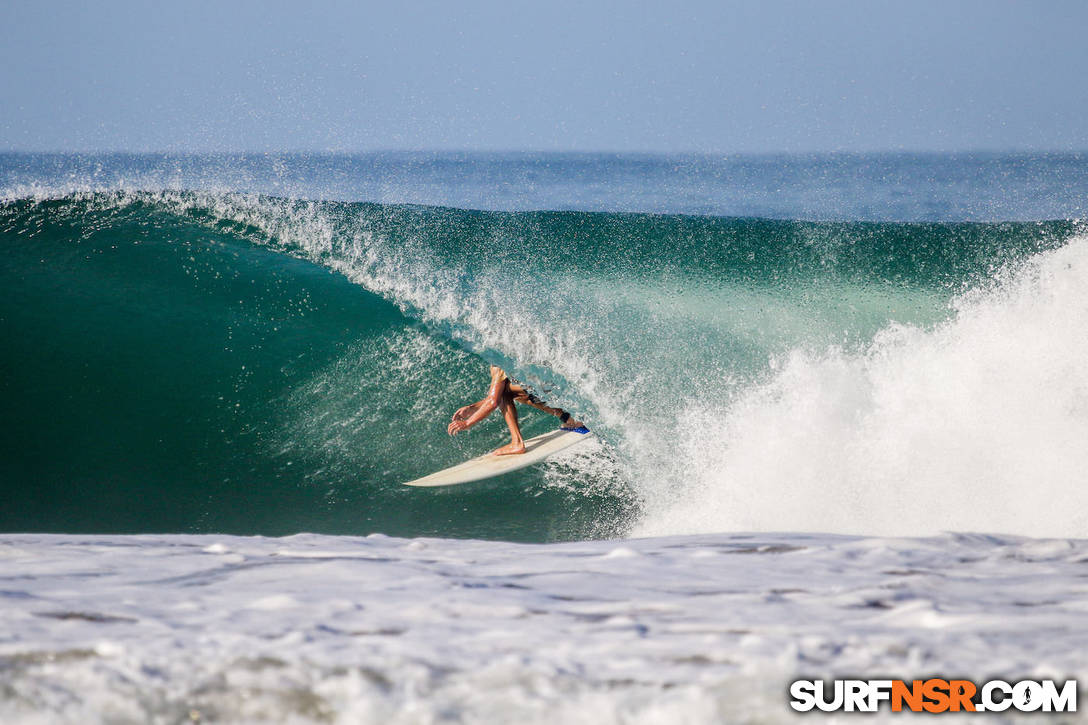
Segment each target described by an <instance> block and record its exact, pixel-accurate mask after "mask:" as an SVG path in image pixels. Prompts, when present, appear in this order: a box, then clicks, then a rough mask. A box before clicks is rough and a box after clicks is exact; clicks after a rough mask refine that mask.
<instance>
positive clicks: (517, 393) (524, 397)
mask: <svg viewBox="0 0 1088 725" xmlns="http://www.w3.org/2000/svg"><path fill="white" fill-rule="evenodd" d="M510 390H511V392H513V393H514V400H516V401H518V402H519V403H524V404H525V405H531V406H533V407H534V408H536V409H537V410H542V411H544V412H545V413H547V414H548V415H554V416H555V417H556V418H558V419H559V427H560V428H563V429H565V430H574V429H575V428H581V427H582V421H580V420H574V418H572V417H571V415H570V413H568V412H567V411H565V410H563V409H562V408H552V407H551V406H549V405H548V404H547V403H545V402H544V401H543V400H541V399H540V398H538V397H536V396H535V395H533V394H532V393H530V392H529V391H528V390H526V389H525V388H523V387H522V386H520V385H510Z"/></svg>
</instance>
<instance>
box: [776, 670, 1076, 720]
mask: <svg viewBox="0 0 1088 725" xmlns="http://www.w3.org/2000/svg"><path fill="white" fill-rule="evenodd" d="M790 697H791V698H792V699H791V700H790V707H792V708H793V709H794V710H797V711H798V712H808V711H810V710H813V709H817V710H822V711H823V712H835V711H843V712H876V711H877V710H879V709H880V708H881V707H882V706H883V705H885V704H887V705H888V706H890V707H891V710H892V712H901V711H903V710H907V711H911V712H930V713H939V712H1004V711H1005V710H1008V709H1009V708H1012V709H1014V710H1019V711H1020V712H1076V711H1077V681H1076V680H1066V681H1065V682H1064V683H1062V684H1061V685H1060V686H1059V685H1058V683H1057V682H1055V681H1054V680H1021V681H1019V682H1012V683H1010V682H1005V681H1004V680H990V681H989V682H984V683H982V685H977V684H975V683H974V682H971V681H970V680H942V679H937V678H933V679H928V680H912V681H910V682H907V681H905V680H834V681H833V682H830V683H825V682H824V681H823V680H796V681H795V682H793V683H791V684H790Z"/></svg>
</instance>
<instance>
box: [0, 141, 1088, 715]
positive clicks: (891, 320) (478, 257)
mask: <svg viewBox="0 0 1088 725" xmlns="http://www.w3.org/2000/svg"><path fill="white" fill-rule="evenodd" d="M1086 216H1088V156H1086V155H1083V154H1049V155H1048V154H1043V155H1027V154H961V155H933V154H928V155H927V154H868V155H866V154H862V155H854V154H832V155H814V156H664V155H616V154H515V153H511V154H461V153H433V154H426V153H374V154H361V155H343V154H324V155H320V154H318V155H301V154H295V155H292V154H236V155H170V154H156V155H151V154H143V155H138V154H94V155H72V154H15V153H7V154H0V244H2V254H3V256H2V262H0V288H2V289H3V290H4V294H3V295H2V296H0V350H2V353H0V366H2V367H0V371H2V376H0V386H2V388H3V406H4V411H3V416H2V418H0V419H2V421H3V423H2V425H3V437H4V440H5V452H4V454H3V456H2V457H0V502H2V503H0V532H2V533H0V611H2V612H3V618H2V621H4V622H5V624H4V625H0V719H3V721H4V722H9V721H10V722H180V721H205V720H206V721H226V722H251V721H252V722H265V721H285V722H286V721H291V722H295V721H297V722H311V721H325V722H330V721H331V722H377V721H381V722H509V721H513V720H521V721H525V722H533V721H538V720H539V721H544V720H549V721H554V720H555V719H556V718H557V717H558V719H559V720H561V721H563V722H578V721H585V722H594V723H600V722H617V723H620V722H623V723H629V722H670V723H671V722H708V721H730V722H777V721H781V720H786V719H790V718H791V717H792V715H791V711H790V710H789V707H788V704H787V699H788V698H787V697H786V695H785V693H786V689H787V688H786V684H787V683H788V681H789V680H791V679H794V678H795V677H796V676H800V674H818V675H824V674H827V675H828V676H831V675H834V674H836V673H837V674H848V675H857V674H860V673H871V672H876V673H878V674H884V675H887V674H894V675H896V676H902V677H903V678H904V679H911V678H912V677H914V676H916V675H921V674H927V673H935V672H944V673H945V674H953V675H957V676H959V675H970V676H972V677H974V678H976V679H978V678H981V677H982V676H983V675H986V676H990V675H997V674H1000V675H1003V676H1008V677H1013V678H1014V679H1024V678H1027V677H1034V678H1038V677H1042V676H1044V675H1046V676H1049V675H1053V676H1055V677H1057V676H1075V675H1077V674H1078V673H1079V674H1080V676H1081V677H1082V678H1083V677H1085V676H1088V662H1086V661H1085V660H1084V658H1083V656H1082V654H1081V653H1083V652H1084V651H1085V646H1084V645H1085V642H1084V641H1083V635H1082V634H1081V630H1082V629H1083V627H1082V626H1080V625H1081V624H1082V622H1083V612H1084V611H1085V608H1086V607H1088V590H1085V589H1084V587H1083V585H1082V584H1081V583H1080V581H1081V580H1082V578H1083V572H1082V571H1081V570H1082V569H1083V562H1084V561H1086V560H1088V557H1086V546H1088V544H1085V541H1084V540H1085V539H1088V486H1086V485H1085V484H1086V483H1088V477H1086V474H1085V471H1088V445H1085V441H1088V375H1086V374H1085V372H1084V360H1085V359H1086V357H1088V284H1086V282H1088V227H1086V224H1085V222H1083V221H1082V220H1083V219H1084V218H1085V217H1086ZM489 364H498V365H501V366H502V367H503V368H504V369H506V370H507V371H508V372H509V373H510V375H511V376H513V377H515V378H517V379H519V380H523V381H525V382H527V383H529V384H530V385H532V387H533V388H534V389H535V390H537V391H538V393H539V394H540V395H541V396H542V397H543V398H544V399H545V400H546V401H547V402H549V403H550V404H553V405H559V406H562V407H563V408H566V409H568V410H571V411H573V412H574V413H575V414H576V415H577V416H578V417H579V418H582V419H583V420H584V421H585V422H586V423H587V425H589V426H590V427H591V428H592V429H593V430H594V431H595V432H596V433H597V434H598V440H597V442H594V443H592V444H590V443H587V444H585V445H582V446H578V447H576V448H574V449H573V450H572V451H571V452H570V453H569V455H564V456H560V457H557V458H555V459H553V460H551V461H549V462H547V463H546V464H544V465H542V466H538V467H532V468H528V469H524V470H522V471H519V472H516V473H513V474H509V475H507V476H504V477H502V478H499V479H494V480H490V481H484V482H480V483H476V484H470V485H466V486H459V487H454V488H450V489H434V490H420V489H413V488H409V487H405V486H403V485H401V484H402V483H403V482H404V481H407V480H411V479H413V478H416V477H419V476H421V475H424V474H427V473H430V472H432V471H435V470H438V469H440V468H443V467H446V466H450V465H453V464H455V463H458V462H460V461H462V460H465V459H467V458H469V457H472V456H475V455H479V454H481V453H484V452H486V451H488V450H490V449H492V448H495V447H496V446H498V445H500V444H502V443H503V442H504V441H505V436H506V433H505V426H504V425H503V423H502V421H501V420H498V419H497V418H498V416H493V417H494V418H496V420H490V421H488V422H486V423H484V424H481V425H480V426H478V427H477V428H474V429H473V430H472V431H470V432H468V433H464V434H461V435H459V436H457V437H454V438H451V437H449V436H448V435H447V434H446V424H447V423H448V421H449V416H450V415H451V414H452V412H453V411H454V410H456V409H457V408H458V407H460V406H461V405H464V404H466V403H468V402H472V401H474V400H477V399H479V398H480V397H482V396H483V394H484V392H485V390H486V386H487V382H488V365H489ZM522 420H523V425H524V428H525V430H526V433H527V434H529V435H532V434H537V433H542V432H545V431H547V430H549V429H550V428H552V427H554V426H555V424H556V421H555V419H554V418H552V417H550V416H546V415H544V414H541V413H538V412H535V411H531V410H526V411H523V414H522ZM280 537H285V538H280ZM738 554H747V555H746V556H738ZM1025 618H1026V619H1025ZM1014 622H1020V623H1021V624H1018V625H1016V626H1014ZM1024 622H1030V624H1023V623H1024ZM1044 634H1045V636H1043V635H1044ZM953 670H954V672H953ZM557 713H559V715H557Z"/></svg>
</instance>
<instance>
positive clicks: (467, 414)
mask: <svg viewBox="0 0 1088 725" xmlns="http://www.w3.org/2000/svg"><path fill="white" fill-rule="evenodd" d="M514 403H524V404H525V405H531V406H533V407H534V408H536V409H537V410H542V411H544V412H545V413H548V414H549V415H554V416H555V417H557V418H559V427H560V428H561V429H562V430H569V431H573V432H575V433H588V432H589V429H588V428H586V427H585V426H584V425H583V424H582V421H580V420H574V419H572V418H571V417H570V413H568V412H567V411H565V410H563V409H562V408H552V407H549V406H547V405H545V404H544V401H542V400H541V399H540V398H538V397H536V396H535V395H533V393H532V392H530V390H529V389H528V388H527V387H525V386H524V385H522V384H521V383H519V382H518V381H516V380H511V379H510V378H509V377H507V375H506V373H505V372H503V369H502V368H500V367H498V366H496V365H492V366H491V386H490V387H489V388H488V390H487V397H485V398H484V399H483V400H478V401H476V402H475V403H472V404H471V405H466V406H464V407H463V408H459V409H458V410H457V412H456V413H454V414H453V420H451V421H450V424H449V426H448V427H447V428H446V432H448V433H449V434H450V435H451V436H452V435H457V434H458V433H460V432H461V431H463V430H468V429H469V428H471V427H472V426H474V425H476V424H477V423H479V422H480V421H481V420H483V419H484V418H486V417H487V416H489V415H491V414H492V413H493V412H495V410H496V409H498V410H501V411H502V417H503V418H504V419H505V420H506V426H507V427H508V428H509V429H510V443H509V444H507V445H505V446H503V447H502V448H496V449H495V450H494V451H492V452H491V453H492V455H495V456H511V455H517V454H519V453H524V452H525V442H524V441H523V440H522V438H521V428H520V427H519V426H518V411H517V408H516V407H515V405H514Z"/></svg>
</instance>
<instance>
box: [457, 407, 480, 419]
mask: <svg viewBox="0 0 1088 725" xmlns="http://www.w3.org/2000/svg"><path fill="white" fill-rule="evenodd" d="M475 407H476V406H474V405H466V406H463V407H461V408H458V409H457V412H456V413H454V414H453V419H454V420H464V419H465V418H467V417H469V416H470V415H472V409H473V408H475Z"/></svg>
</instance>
